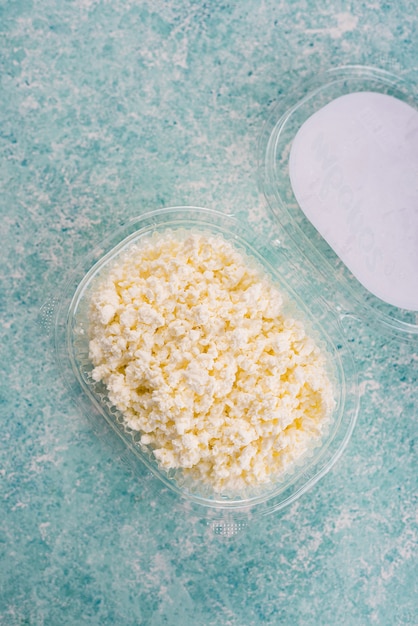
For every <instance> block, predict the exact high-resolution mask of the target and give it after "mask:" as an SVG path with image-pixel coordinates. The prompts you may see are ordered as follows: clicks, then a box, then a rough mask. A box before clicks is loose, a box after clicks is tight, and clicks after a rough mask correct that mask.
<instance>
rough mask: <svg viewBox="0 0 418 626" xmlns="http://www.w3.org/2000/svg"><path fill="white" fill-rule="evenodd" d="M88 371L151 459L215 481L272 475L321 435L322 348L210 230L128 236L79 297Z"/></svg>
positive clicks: (327, 396) (231, 484)
mask: <svg viewBox="0 0 418 626" xmlns="http://www.w3.org/2000/svg"><path fill="white" fill-rule="evenodd" d="M89 338H90V342H89V354H90V359H91V361H92V363H93V365H94V369H93V372H92V377H93V379H94V380H95V381H102V382H103V383H104V384H105V386H106V388H107V392H108V397H109V401H110V402H111V403H112V404H113V405H114V406H115V407H116V408H117V409H118V410H119V411H120V412H121V414H122V415H123V418H124V420H125V423H126V425H128V426H129V427H130V428H132V429H134V430H137V431H139V432H140V433H141V444H143V445H145V446H148V447H150V448H151V449H152V451H153V454H154V456H155V458H156V459H157V461H158V463H159V465H160V467H161V468H163V469H165V470H169V469H180V470H182V471H183V473H184V474H185V475H187V476H189V477H190V478H192V479H195V480H198V481H203V482H204V483H206V484H208V485H210V486H211V487H212V488H213V489H214V491H215V492H218V493H222V492H224V493H225V492H226V493H236V492H240V491H242V490H245V488H246V487H248V486H252V485H258V484H263V483H267V482H269V481H271V480H272V479H274V478H276V477H277V476H278V475H280V474H281V473H283V472H285V471H286V470H287V469H288V468H289V467H291V466H292V465H293V464H294V463H295V462H296V461H297V460H298V459H300V457H302V456H303V455H304V454H305V452H306V451H307V450H308V449H309V448H311V447H312V445H313V444H314V443H315V441H318V439H319V438H320V437H321V435H322V433H323V430H324V428H325V427H326V425H327V423H328V422H329V419H330V415H331V413H332V409H333V405H334V400H333V393H332V388H331V384H330V381H329V378H328V376H327V373H326V370H325V359H324V356H323V354H322V353H321V351H320V349H319V348H318V346H317V345H316V344H315V342H314V341H313V340H312V338H310V337H309V336H307V334H306V332H305V330H304V327H303V325H302V323H301V322H300V321H297V320H295V319H293V318H289V317H286V316H285V315H284V312H283V299H282V296H281V293H280V291H279V290H278V288H277V287H276V286H275V285H274V284H273V282H272V281H271V279H270V278H269V277H268V276H267V275H266V274H264V273H263V271H262V270H261V269H260V268H258V267H257V266H256V265H255V263H254V262H253V261H252V260H251V259H249V258H247V257H246V256H245V255H244V254H243V253H241V252H240V251H239V250H238V249H236V248H235V247H234V246H233V245H232V244H231V243H230V242H228V241H227V240H225V239H224V238H223V237H221V236H218V235H212V234H209V233H205V232H191V231H189V232H188V231H173V232H172V231H166V232H163V233H160V234H155V235H154V236H153V237H151V238H149V239H146V240H141V241H140V243H138V244H134V245H131V246H130V247H129V248H128V249H127V250H126V251H125V252H124V253H123V255H122V256H121V257H119V258H118V259H117V260H115V261H114V262H113V264H112V265H111V267H110V268H109V270H108V272H107V273H106V276H103V277H102V278H101V279H100V280H99V282H98V283H97V285H96V287H95V289H94V291H93V293H92V295H91V301H90V312H89Z"/></svg>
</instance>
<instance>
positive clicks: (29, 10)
mask: <svg viewBox="0 0 418 626" xmlns="http://www.w3.org/2000/svg"><path fill="white" fill-rule="evenodd" d="M417 49H418V12H417V7H416V3H415V2H414V1H413V0H399V1H398V2H393V3H389V2H386V3H380V2H374V3H372V2H360V1H357V0H354V1H352V2H349V3H347V2H342V1H341V0H337V1H335V2H329V1H326V0H324V1H319V2H313V1H311V0H306V1H302V0H297V1H295V2H287V3H286V2H283V1H275V0H264V1H263V2H262V3H259V2H257V1H256V0H245V1H243V2H240V3H238V2H218V1H217V0H214V1H213V2H197V1H192V0H180V1H175V0H167V1H165V2H163V1H162V0H156V1H154V2H151V1H150V2H143V1H140V0H126V1H123V0H113V2H110V1H105V0H104V1H100V0H74V1H72V2H70V1H68V0H55V1H54V0H42V1H41V0H38V1H37V0H9V1H7V0H1V1H0V64H1V65H0V68H1V76H0V81H1V84H0V211H1V222H0V235H1V251H0V260H1V291H0V310H1V322H0V345H1V352H2V359H1V364H0V369H1V376H0V407H1V437H0V450H1V486H0V489H1V500H0V507H1V512H0V541H1V565H0V623H1V624H5V625H7V626H8V625H11V626H14V625H24V624H25V625H48V626H49V625H51V626H55V625H56V626H60V625H62V624H65V625H72V624H74V625H82V624H89V625H90V624H91V625H93V624H98V625H99V624H100V625H116V626H119V625H120V626H131V625H132V626H133V625H144V626H163V625H169V626H177V625H182V626H188V625H191V626H192V625H193V626H196V625H199V626H200V625H201V626H211V625H214V626H215V625H216V626H218V625H219V626H253V625H254V626H256V625H259V624H260V625H261V624H266V625H272V626H274V625H276V624H285V625H289V626H294V625H299V624H301V625H312V626H322V625H327V626H328V625H330V626H333V625H335V624H338V625H350V626H351V625H355V626H357V625H361V626H363V625H364V626H368V625H370V624H371V625H373V624H378V625H387V626H393V625H397V624H408V625H409V624H412V625H416V624H418V603H417V597H418V572H417V539H418V532H417V521H418V520H417V452H416V447H415V446H416V437H417V413H418V411H417V408H418V403H417V393H416V389H417V377H418V355H417V352H416V348H415V349H414V347H413V346H412V345H408V344H406V343H403V344H401V343H398V342H396V341H388V340H387V339H385V338H384V337H383V338H382V337H380V336H379V335H378V334H375V335H372V331H371V330H370V329H368V328H366V327H361V326H359V327H356V329H355V332H353V337H352V344H353V346H354V349H355V351H356V354H357V358H358V363H359V368H360V371H361V379H362V383H361V390H362V408H361V412H360V416H359V422H358V425H357V428H356V430H355V433H354V436H353V438H352V441H351V443H350V446H349V448H348V449H347V450H346V452H345V454H344V456H343V458H342V459H341V460H340V462H339V463H338V465H337V466H336V467H335V468H334V469H333V471H332V472H331V473H330V474H328V475H327V476H326V477H325V478H324V479H323V480H322V481H321V482H320V483H319V484H318V485H317V486H316V487H315V488H314V489H313V490H312V491H311V492H310V493H308V494H307V495H305V496H304V497H303V498H302V499H300V500H299V501H298V502H297V503H296V504H294V505H292V506H291V508H289V509H287V510H285V511H284V512H283V513H279V514H276V515H271V516H269V517H266V518H262V519H258V520H254V521H253V522H252V523H251V524H250V525H249V527H248V529H247V530H246V531H244V532H242V533H240V534H238V535H237V536H235V537H232V538H229V539H227V538H224V537H222V536H219V535H216V534H214V533H213V530H212V528H211V526H210V525H207V523H206V521H205V519H204V517H203V516H202V515H200V514H199V512H197V511H195V510H191V509H190V508H188V507H186V506H185V505H184V504H183V503H182V502H180V501H179V500H178V499H177V498H176V497H175V496H174V495H172V494H170V493H168V492H166V491H165V490H162V489H161V487H160V485H159V484H158V482H157V481H156V479H154V478H153V477H151V476H150V475H149V474H148V473H147V471H146V470H145V469H144V471H143V477H142V479H141V480H140V481H138V480H133V478H132V476H131V473H130V472H129V469H128V468H127V467H126V466H125V464H124V463H123V462H122V461H121V460H120V458H119V457H120V454H119V455H118V454H115V453H112V452H111V450H110V448H108V447H107V446H106V445H104V444H103V441H102V440H101V439H100V438H98V437H97V436H96V434H95V433H94V432H93V430H92V427H91V424H90V422H88V420H87V419H86V418H85V417H84V416H83V415H82V413H81V412H80V411H79V409H78V408H77V406H76V405H75V404H74V403H73V401H72V398H71V397H70V395H69V393H68V392H67V390H66V388H65V387H64V385H63V383H62V382H61V380H60V377H59V374H58V372H57V367H56V364H55V363H54V360H53V355H52V349H51V346H50V341H49V339H48V337H47V336H46V333H45V331H43V330H42V329H40V327H39V326H38V325H37V317H38V311H39V308H40V307H41V305H42V304H43V302H45V300H46V299H47V298H48V297H50V296H54V295H56V293H57V292H58V290H59V287H60V284H61V282H62V280H63V278H64V277H65V275H66V272H67V270H68V268H70V267H72V266H73V265H74V264H75V263H76V262H77V259H78V258H79V257H80V255H81V254H82V253H83V252H84V251H86V250H87V249H88V248H89V246H90V245H91V241H92V240H94V241H98V240H100V238H101V237H102V236H103V235H104V234H105V233H106V232H107V231H109V229H111V228H112V227H113V226H114V225H115V224H117V223H119V222H120V221H121V220H122V219H123V218H125V217H129V216H134V215H137V214H139V213H141V212H142V211H145V210H146V209H153V208H157V207H161V206H170V205H176V204H196V205H201V206H208V207H211V208H218V209H220V210H224V211H227V210H233V211H234V212H235V213H237V214H239V215H242V217H243V218H246V219H248V220H249V221H250V222H251V223H253V224H254V225H255V227H256V228H259V227H261V228H262V225H263V224H264V221H265V220H267V210H266V207H265V204H264V202H263V199H262V197H261V196H260V194H259V192H258V190H257V181H256V162H257V139H258V137H259V135H260V133H261V129H262V126H263V122H264V120H265V119H266V117H267V114H268V110H269V107H270V106H271V104H272V103H273V102H274V101H275V99H276V98H277V95H278V94H279V93H280V92H283V91H285V90H287V89H288V88H289V87H290V86H291V85H292V84H294V82H295V81H296V80H299V79H300V78H301V77H304V76H306V77H308V76H311V75H313V74H315V73H317V72H319V71H322V70H325V69H327V68H328V67H330V66H331V65H332V66H334V65H339V64H345V63H366V64H371V65H376V66H380V67H384V68H386V69H389V70H392V71H395V72H396V73H399V74H405V75H406V76H408V77H409V78H412V79H413V80H414V79H415V80H416V79H417V77H418V56H417Z"/></svg>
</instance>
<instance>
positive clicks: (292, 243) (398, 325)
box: [44, 67, 418, 534]
mask: <svg viewBox="0 0 418 626" xmlns="http://www.w3.org/2000/svg"><path fill="white" fill-rule="evenodd" d="M356 91H369V92H370V91H376V92H379V93H384V94H389V95H392V96H394V97H396V98H398V99H400V100H402V101H404V102H408V103H409V104H411V106H414V107H415V108H416V99H415V96H414V94H413V93H412V90H411V89H410V87H408V85H406V84H404V83H403V82H402V81H399V80H398V79H397V78H395V77H394V76H391V75H390V74H387V73H386V72H381V71H379V70H374V69H371V68H360V67H347V68H341V69H338V70H332V71H331V72H328V73H327V74H325V75H324V76H322V77H319V78H317V79H315V80H314V81H313V82H312V83H310V84H309V83H306V84H304V85H303V86H301V87H299V88H298V89H296V90H295V92H294V93H291V94H288V95H287V96H285V97H283V98H282V99H281V100H279V101H278V103H277V105H276V107H275V108H274V110H273V113H272V115H271V117H270V119H269V120H268V122H267V124H266V126H265V129H264V132H263V135H262V137H261V143H260V146H261V147H260V155H261V157H260V168H259V172H260V185H261V188H262V190H263V192H264V193H265V195H266V198H267V201H268V204H269V206H270V209H271V223H269V224H268V225H266V229H267V231H268V236H267V237H265V238H259V237H257V236H256V235H255V233H254V231H253V230H252V229H251V228H250V226H249V225H248V224H245V223H242V221H240V220H238V219H236V218H235V217H234V216H233V215H227V214H225V213H222V212H216V211H213V210H209V209H204V208H198V207H172V208H167V209H161V210H155V211H151V212H146V213H143V214H142V215H140V216H138V217H137V218H134V219H131V220H130V221H128V222H127V223H126V224H125V225H123V226H121V227H120V228H119V229H118V230H115V231H114V232H112V233H111V234H110V235H109V236H108V238H107V239H106V240H105V241H102V242H100V243H99V244H98V245H97V246H96V247H95V248H93V249H92V250H91V251H90V253H89V254H88V255H87V256H86V257H85V258H83V259H82V260H81V262H80V264H79V266H78V267H77V268H76V269H75V270H74V272H73V273H72V274H71V276H70V278H69V280H68V282H67V283H66V285H65V286H64V287H63V290H62V294H61V297H59V298H58V299H57V302H56V303H55V302H54V303H53V306H52V305H51V306H49V305H47V306H46V308H45V310H44V318H45V320H46V322H47V323H48V324H49V322H50V320H51V319H52V317H53V322H54V338H55V351H56V356H57V362H58V363H59V365H60V367H61V370H62V373H63V377H64V379H65V381H66V382H67V383H68V385H69V387H70V388H71V390H72V393H73V395H74V397H75V398H76V399H77V401H78V402H79V403H80V405H81V407H82V410H83V412H84V413H85V414H86V415H88V416H89V417H90V418H91V419H92V420H93V422H94V423H96V424H99V423H102V422H103V421H104V422H105V423H107V424H108V426H109V427H110V428H111V429H112V430H113V431H114V433H116V434H117V438H118V441H119V442H120V443H121V444H122V445H123V448H124V449H125V450H126V455H125V456H127V457H128V458H129V460H130V465H131V466H133V467H134V468H135V467H137V468H138V469H140V468H142V467H143V466H144V465H145V466H146V467H147V468H149V470H151V471H152V472H153V474H154V475H155V476H156V477H158V479H159V480H160V481H161V484H162V485H166V486H168V487H169V488H170V489H171V490H173V491H174V492H175V493H177V494H178V495H179V496H181V497H183V498H185V499H186V500H188V501H189V502H191V503H194V504H196V505H198V506H199V507H202V511H203V510H204V509H205V510H206V511H209V510H212V514H213V515H215V518H216V516H221V519H226V520H227V523H226V526H222V524H221V526H219V525H216V524H217V523H216V524H215V527H214V529H215V532H217V534H234V533H235V529H236V528H238V527H239V529H241V528H242V527H243V526H245V523H246V522H245V520H246V519H247V517H246V516H247V515H248V514H251V515H254V514H256V515H259V514H266V513H270V512H272V511H276V510H279V509H281V508H283V507H285V506H287V505H288V504H290V503H291V502H294V501H295V500H296V499H297V498H299V497H300V496H301V495H302V494H304V493H305V492H306V491H307V490H308V489H310V488H311V487H312V486H313V485H314V484H315V483H316V482H317V481H318V480H319V479H320V478H321V477H322V476H324V474H326V473H327V472H328V471H329V470H330V469H331V467H332V466H333V465H334V463H335V462H336V461H337V459H338V458H339V457H340V455H341V454H342V452H343V450H344V448H345V446H346V445H347V443H348V441H349V439H350V435H351V433H352V430H353V428H354V425H355V421H356V417H357V414H358V410H359V391H358V380H357V379H358V372H357V369H356V365H355V359H354V356H353V354H352V352H351V350H350V348H349V345H348V342H347V340H346V334H345V325H346V321H347V319H349V320H353V319H354V323H355V324H372V325H373V327H374V330H377V331H378V332H380V333H387V334H388V335H393V334H394V335H395V336H397V337H399V338H401V337H402V338H407V340H416V339H417V338H418V314H417V312H416V311H405V310H402V309H398V308H396V307H394V306H392V305H389V304H386V303H384V302H383V301H381V300H379V298H377V297H376V296H374V295H372V294H371V293H369V292H368V291H367V289H365V288H364V287H363V286H362V285H361V284H360V282H359V281H358V280H357V279H356V278H355V277H354V276H353V275H352V274H351V272H350V271H349V270H348V269H347V267H345V265H344V263H342V261H341V260H340V259H339V258H338V256H337V254H336V253H335V252H334V250H333V249H332V248H331V247H330V245H328V244H327V243H326V241H325V239H324V238H323V237H322V236H321V235H320V234H319V233H318V231H317V230H316V229H315V228H314V227H313V225H312V224H311V223H310V222H309V220H308V219H307V218H306V217H305V215H304V214H303V212H302V211H301V209H300V206H299V205H298V202H297V200H296V198H295V195H294V193H293V189H292V184H291V181H290V178H289V154H290V150H291V145H292V141H293V138H294V137H295V135H296V133H297V132H298V130H299V129H300V128H301V126H302V125H303V123H304V122H305V121H306V120H307V119H309V117H310V116H312V115H313V114H314V113H315V112H316V111H318V110H320V109H321V108H323V107H324V106H326V105H327V104H328V103H329V102H332V101H333V100H334V99H335V98H337V97H339V96H341V95H342V94H347V93H353V92H356ZM179 228H183V229H191V230H197V231H204V232H208V231H209V232H211V233H219V234H221V235H222V236H223V237H224V238H226V239H227V240H230V241H231V242H232V243H233V244H234V246H236V247H237V248H238V249H240V250H242V251H244V252H245V253H246V254H247V255H249V256H250V257H253V258H254V259H255V260H256V261H257V262H258V263H259V264H260V265H261V266H262V267H263V268H264V270H265V271H266V272H267V273H268V274H269V275H270V276H271V278H272V279H273V281H274V282H276V283H277V285H278V287H279V289H280V291H281V292H282V293H284V294H285V295H286V296H287V297H288V305H287V306H288V307H289V311H291V313H292V315H293V316H294V317H299V318H300V319H302V321H303V323H304V325H305V327H306V328H307V331H308V334H311V335H312V336H313V337H314V339H315V340H316V341H317V343H319V345H320V346H321V348H322V350H323V351H324V353H325V354H326V355H327V365H328V371H329V375H330V377H331V380H332V382H333V386H334V392H335V402H336V404H335V411H334V414H333V417H332V421H331V425H330V427H329V430H328V432H327V433H326V434H325V435H324V437H323V438H322V440H321V442H320V445H318V446H316V447H313V448H312V449H311V450H310V452H309V454H307V455H306V456H305V457H304V458H303V459H302V460H301V462H300V463H299V464H298V465H297V466H296V467H294V468H293V469H292V471H291V472H289V473H287V474H284V475H283V476H281V477H280V478H279V479H278V480H277V481H276V482H272V483H270V484H267V485H263V486H260V487H256V488H253V489H249V490H248V491H247V492H245V493H243V494H240V495H239V496H232V497H231V496H222V495H217V494H216V493H211V492H210V491H209V490H208V489H207V488H205V487H204V486H202V485H199V484H193V483H190V482H189V481H187V480H185V479H184V477H183V476H182V473H181V472H180V471H175V472H165V471H162V470H161V469H160V468H159V466H158V464H157V463H156V461H155V459H154V458H153V455H152V453H150V452H149V451H148V450H147V449H146V448H145V447H144V446H141V444H140V442H139V439H140V437H139V433H137V432H134V431H132V430H130V429H129V428H126V427H125V426H124V424H123V420H122V416H121V415H120V414H118V412H117V411H116V410H115V409H114V408H113V407H112V406H111V405H110V403H109V402H108V400H107V397H106V392H105V389H104V388H102V387H101V386H100V385H99V384H97V383H94V381H92V378H91V375H90V374H91V370H92V364H91V363H90V361H89V358H88V315H87V306H88V301H89V293H90V290H91V288H92V285H93V284H94V281H95V279H96V277H97V276H98V275H100V273H101V272H103V271H104V270H105V268H106V266H107V265H108V264H109V263H111V262H112V260H113V259H115V258H116V257H117V256H118V255H119V254H120V253H121V251H123V250H124V249H125V248H126V247H127V246H128V245H130V244H131V243H132V242H140V240H141V239H142V238H144V237H148V236H149V235H150V234H152V233H154V232H156V231H164V230H166V229H174V230H176V229H179ZM53 308H55V310H54V312H53V314H52V313H51V311H52V309H53ZM138 474H140V472H138ZM213 515H212V517H213ZM231 515H232V517H230V516H231ZM231 520H232V522H231ZM243 520H244V521H243ZM225 528H227V530H226V531H225V532H223V530H222V529H225ZM228 528H229V531H228ZM219 529H220V530H219ZM231 529H232V530H231Z"/></svg>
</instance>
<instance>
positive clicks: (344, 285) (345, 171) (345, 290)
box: [260, 66, 418, 339]
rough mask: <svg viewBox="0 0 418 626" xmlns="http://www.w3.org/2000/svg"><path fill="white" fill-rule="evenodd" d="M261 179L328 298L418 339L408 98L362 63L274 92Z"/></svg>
mask: <svg viewBox="0 0 418 626" xmlns="http://www.w3.org/2000/svg"><path fill="white" fill-rule="evenodd" d="M261 149H262V161H261V168H260V169H261V183H262V188H263V191H264V193H265V195H266V197H267V200H268V203H269V206H270V208H271V210H272V211H273V213H274V215H275V217H276V218H278V219H279V222H280V225H281V228H282V230H284V231H285V232H286V233H287V234H288V235H290V238H291V241H292V246H293V247H295V248H296V249H297V252H298V254H302V255H303V256H304V257H306V258H307V259H309V261H311V263H312V264H313V266H314V268H315V272H318V273H319V274H321V275H322V278H323V279H325V281H326V283H327V285H328V287H329V293H328V300H329V299H330V298H332V299H333V300H334V305H340V304H341V303H342V302H344V304H343V307H344V309H345V310H347V309H349V312H353V313H355V314H356V315H357V316H358V317H361V318H362V319H364V320H365V321H371V322H377V323H379V325H383V326H384V327H386V329H388V330H391V331H393V332H395V333H396V334H398V335H399V334H400V335H402V336H404V337H411V336H415V337H416V338H417V339H418V97H417V94H416V93H414V90H413V89H412V86H411V85H409V84H408V83H407V82H405V81H403V80H400V79H399V78H397V77H395V76H393V75H392V74H389V73H388V72H384V71H382V70H376V69H373V68H367V67H358V66H352V67H344V68H338V69H334V70H331V71H329V72H326V73H325V74H324V75H322V76H320V77H317V78H316V79H315V80H313V81H311V82H310V83H307V84H305V85H303V86H301V87H300V88H299V89H298V90H296V91H295V92H292V93H291V94H289V95H287V96H285V97H282V98H281V99H280V100H279V101H278V103H277V104H276V106H275V108H274V111H273V114H272V116H271V118H270V120H269V122H268V124H267V126H266V128H265V131H264V134H263V140H262V146H261Z"/></svg>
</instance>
